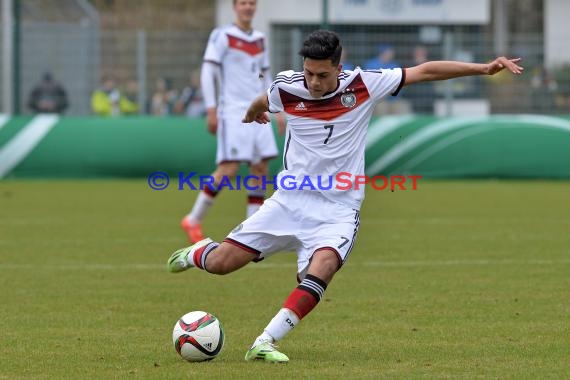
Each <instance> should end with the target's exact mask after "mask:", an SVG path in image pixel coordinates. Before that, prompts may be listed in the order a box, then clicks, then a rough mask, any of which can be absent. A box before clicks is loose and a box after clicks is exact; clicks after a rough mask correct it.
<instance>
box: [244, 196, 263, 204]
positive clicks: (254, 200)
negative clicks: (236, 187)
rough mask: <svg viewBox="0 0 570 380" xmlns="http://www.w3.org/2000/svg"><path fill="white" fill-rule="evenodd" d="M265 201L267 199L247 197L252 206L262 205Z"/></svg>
mask: <svg viewBox="0 0 570 380" xmlns="http://www.w3.org/2000/svg"><path fill="white" fill-rule="evenodd" d="M264 200H265V197H255V196H252V195H250V196H248V197H247V203H249V204H250V205H262V204H263V201H264Z"/></svg>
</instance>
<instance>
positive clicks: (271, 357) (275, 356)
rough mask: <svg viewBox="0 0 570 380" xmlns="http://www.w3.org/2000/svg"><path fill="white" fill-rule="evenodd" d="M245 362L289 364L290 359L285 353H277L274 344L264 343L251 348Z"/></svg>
mask: <svg viewBox="0 0 570 380" xmlns="http://www.w3.org/2000/svg"><path fill="white" fill-rule="evenodd" d="M245 360H247V361H252V360H263V361H266V362H268V363H287V362H288V361H289V358H288V357H287V355H285V354H284V353H282V352H279V351H277V349H276V347H275V345H274V344H273V343H270V342H263V343H260V344H258V345H257V346H255V347H252V348H250V349H249V351H247V353H246V354H245Z"/></svg>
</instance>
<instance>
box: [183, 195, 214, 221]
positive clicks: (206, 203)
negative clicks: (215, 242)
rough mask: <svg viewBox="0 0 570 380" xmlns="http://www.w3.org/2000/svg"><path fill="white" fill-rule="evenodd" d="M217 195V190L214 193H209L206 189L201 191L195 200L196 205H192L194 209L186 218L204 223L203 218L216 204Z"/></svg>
mask: <svg viewBox="0 0 570 380" xmlns="http://www.w3.org/2000/svg"><path fill="white" fill-rule="evenodd" d="M210 193H211V192H210ZM216 195H217V192H216V193H214V194H207V193H206V192H204V191H200V193H199V194H198V197H197V198H196V202H194V207H192V211H191V212H190V213H189V214H188V215H187V216H186V219H188V221H189V222H190V223H202V220H203V219H204V217H205V216H206V214H207V213H208V210H209V209H210V207H212V205H213V204H214V197H215V196H216Z"/></svg>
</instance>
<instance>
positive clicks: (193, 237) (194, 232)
mask: <svg viewBox="0 0 570 380" xmlns="http://www.w3.org/2000/svg"><path fill="white" fill-rule="evenodd" d="M180 226H181V227H182V229H183V230H184V232H186V235H187V236H188V241H190V243H197V242H199V241H200V240H204V235H203V234H202V225H201V224H200V223H190V221H189V220H188V219H186V218H184V219H182V222H181V223H180Z"/></svg>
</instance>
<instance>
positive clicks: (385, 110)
mask: <svg viewBox="0 0 570 380" xmlns="http://www.w3.org/2000/svg"><path fill="white" fill-rule="evenodd" d="M395 55H396V53H395V51H394V47H393V46H392V45H390V44H380V45H378V54H377V55H376V56H375V57H373V58H370V59H369V60H368V61H366V62H365V63H364V67H363V69H364V70H382V69H395V68H399V67H401V66H400V64H399V63H398V62H397V61H396V60H395ZM403 95H404V94H402V96H399V97H398V98H396V97H393V96H387V97H385V98H384V100H383V101H382V102H380V103H378V105H377V106H376V108H375V109H374V114H375V115H377V116H382V115H394V114H403V113H409V112H410V110H409V108H410V105H409V102H406V101H404V100H402V99H401V98H402V97H403Z"/></svg>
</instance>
